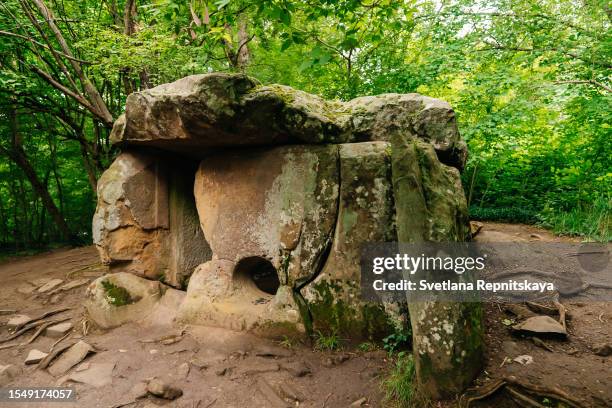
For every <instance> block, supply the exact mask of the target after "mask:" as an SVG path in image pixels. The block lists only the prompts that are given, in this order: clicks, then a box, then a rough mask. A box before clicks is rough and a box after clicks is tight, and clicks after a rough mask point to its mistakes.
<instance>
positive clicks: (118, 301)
mask: <svg viewBox="0 0 612 408" xmlns="http://www.w3.org/2000/svg"><path fill="white" fill-rule="evenodd" d="M101 284H102V287H103V288H104V292H105V293H106V301H107V302H108V303H109V304H111V305H113V306H125V305H131V304H132V303H135V302H137V301H138V300H137V299H134V298H132V296H131V295H130V292H128V290H127V289H126V288H124V287H121V286H117V285H115V284H114V283H112V282H110V281H108V280H104V281H102V282H101Z"/></svg>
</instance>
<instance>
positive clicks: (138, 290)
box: [85, 272, 165, 329]
mask: <svg viewBox="0 0 612 408" xmlns="http://www.w3.org/2000/svg"><path fill="white" fill-rule="evenodd" d="M164 291H165V285H164V284H162V283H161V282H159V281H156V280H155V281H152V280H147V279H143V278H140V277H138V276H136V275H133V274H130V273H127V272H119V273H114V274H108V275H104V276H101V277H100V278H98V279H96V280H95V281H93V282H92V283H91V284H90V285H89V287H88V288H87V291H86V293H85V308H86V309H87V313H88V314H89V317H90V318H91V320H92V321H94V322H95V323H96V324H97V325H98V326H100V327H102V328H105V329H106V328H112V327H117V326H120V325H122V324H124V323H127V322H135V321H139V320H142V319H144V318H146V317H147V316H148V315H149V314H150V313H152V312H153V310H154V308H155V306H156V305H157V302H158V301H159V300H160V298H161V297H162V295H163V293H164Z"/></svg>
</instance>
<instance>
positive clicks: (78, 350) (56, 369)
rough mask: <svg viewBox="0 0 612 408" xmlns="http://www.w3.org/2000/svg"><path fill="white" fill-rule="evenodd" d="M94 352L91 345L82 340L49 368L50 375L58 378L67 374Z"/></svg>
mask: <svg viewBox="0 0 612 408" xmlns="http://www.w3.org/2000/svg"><path fill="white" fill-rule="evenodd" d="M92 352H94V349H93V347H91V345H89V344H87V343H85V342H84V341H82V340H80V341H79V342H77V343H76V344H75V345H73V346H72V347H70V348H69V349H68V350H66V351H65V352H64V353H62V354H61V355H60V356H59V357H58V358H57V359H56V360H55V361H54V362H53V363H52V364H51V367H49V370H48V371H49V374H51V375H53V376H58V375H62V374H64V373H66V372H67V371H68V370H70V369H71V368H72V367H74V366H75V365H77V364H78V363H80V362H81V361H83V359H84V358H85V357H87V355H88V354H89V353H92Z"/></svg>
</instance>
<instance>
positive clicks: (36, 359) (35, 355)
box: [24, 349, 47, 365]
mask: <svg viewBox="0 0 612 408" xmlns="http://www.w3.org/2000/svg"><path fill="white" fill-rule="evenodd" d="M45 357H47V353H43V352H42V351H40V350H36V349H32V350H30V352H29V353H28V356H27V357H26V359H25V362H24V364H25V365H30V364H38V363H40V360H42V359H43V358H45Z"/></svg>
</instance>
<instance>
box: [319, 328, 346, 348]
mask: <svg viewBox="0 0 612 408" xmlns="http://www.w3.org/2000/svg"><path fill="white" fill-rule="evenodd" d="M341 348H342V340H341V339H340V337H339V336H338V334H337V333H336V332H335V331H332V332H330V333H328V334H324V333H322V332H321V331H318V330H317V332H316V333H315V349H316V350H319V351H326V350H327V351H335V350H340V349H341Z"/></svg>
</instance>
